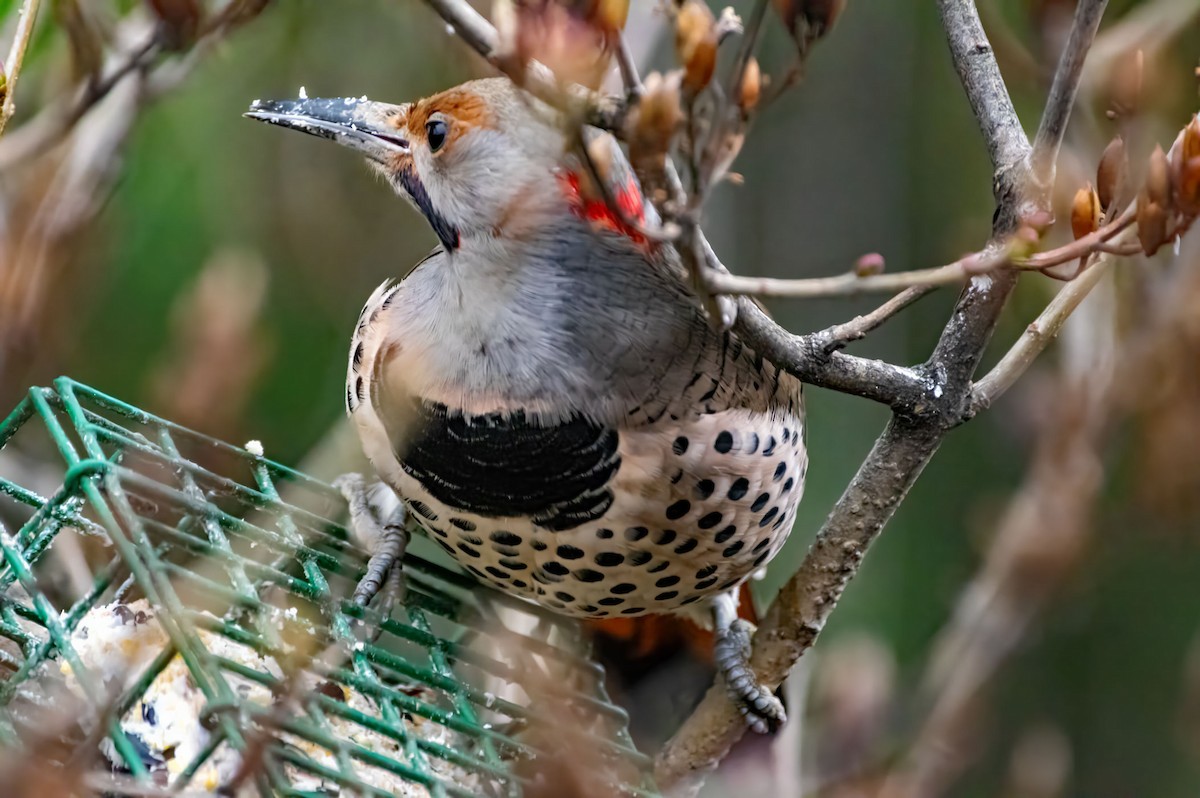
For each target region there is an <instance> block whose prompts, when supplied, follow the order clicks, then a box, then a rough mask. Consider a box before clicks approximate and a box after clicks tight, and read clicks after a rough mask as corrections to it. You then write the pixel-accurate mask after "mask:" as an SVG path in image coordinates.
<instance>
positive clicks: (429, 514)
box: [408, 501, 437, 521]
mask: <svg viewBox="0 0 1200 798" xmlns="http://www.w3.org/2000/svg"><path fill="white" fill-rule="evenodd" d="M408 506H409V507H410V508H412V511H413V512H414V513H416V514H417V515H419V516H421V517H422V518H428V519H429V520H430V521H436V520H437V513H435V512H434V511H433V510H431V509H429V505H428V504H426V503H425V502H419V501H411V502H409V503H408Z"/></svg>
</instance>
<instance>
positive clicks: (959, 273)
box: [705, 206, 1137, 299]
mask: <svg viewBox="0 0 1200 798" xmlns="http://www.w3.org/2000/svg"><path fill="white" fill-rule="evenodd" d="M1136 210H1137V209H1136V208H1135V207H1133V206H1131V207H1129V208H1128V209H1126V210H1125V212H1124V213H1122V214H1120V215H1119V216H1118V217H1117V218H1115V219H1113V221H1111V222H1109V223H1108V224H1105V225H1103V226H1102V227H1100V228H1099V229H1098V230H1096V231H1095V232H1093V233H1089V234H1088V235H1086V236H1083V237H1081V238H1078V239H1076V240H1074V241H1072V242H1070V243H1068V244H1064V245H1063V246H1061V247H1056V248H1055V249H1050V250H1046V251H1045V252H1039V253H1035V254H1033V255H1029V256H1027V257H1014V256H1013V250H1014V249H1017V248H1021V247H1024V246H1026V244H1025V243H1024V242H1023V241H1021V240H1020V239H1019V238H1018V237H1015V236H1014V237H1011V238H1009V239H1006V240H1005V241H1003V242H1002V243H998V244H997V243H993V244H990V245H989V246H987V247H985V248H984V249H981V250H979V251H978V252H972V253H971V254H969V255H964V256H963V257H961V258H959V259H958V260H956V261H953V262H951V263H947V264H945V265H943V266H935V267H933V268H929V269H913V270H911V271H906V272H893V273H886V274H870V275H859V274H858V273H856V272H853V271H851V272H846V273H844V274H839V275H836V276H834V277H808V278H802V279H796V280H788V279H779V278H774V277H742V276H740V275H734V274H729V273H728V272H717V271H713V272H709V274H708V275H707V276H706V278H705V279H706V281H707V283H708V286H707V287H708V289H709V290H710V291H712V292H713V293H717V294H730V295H735V296H736V295H741V296H771V297H787V298H789V299H815V298H818V297H832V296H855V295H858V294H868V293H884V292H893V291H899V290H902V289H905V288H932V287H936V286H940V285H951V284H954V283H960V282H962V281H963V280H965V279H967V278H968V277H971V276H973V275H977V274H988V273H990V272H994V271H998V270H1001V269H1005V268H1011V269H1016V270H1018V271H1044V270H1045V269H1048V268H1050V267H1052V266H1059V265H1062V264H1064V263H1070V262H1072V261H1076V260H1079V259H1080V258H1082V257H1085V256H1087V255H1091V254H1092V253H1095V252H1106V251H1109V250H1110V249H1111V248H1112V245H1110V244H1109V243H1108V241H1109V240H1110V239H1111V238H1112V237H1113V236H1115V235H1117V234H1118V233H1120V232H1121V231H1122V230H1124V229H1126V228H1127V227H1129V226H1130V225H1131V224H1133V222H1134V219H1135V217H1136Z"/></svg>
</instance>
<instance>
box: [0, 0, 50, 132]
mask: <svg viewBox="0 0 1200 798" xmlns="http://www.w3.org/2000/svg"><path fill="white" fill-rule="evenodd" d="M40 5H41V0H25V2H24V4H22V6H21V10H20V12H19V14H20V16H19V17H18V18H17V31H16V33H15V34H14V35H13V43H12V47H11V48H9V51H8V60H7V61H5V62H4V67H3V69H0V77H3V78H4V85H3V91H4V103H3V105H2V106H0V134H3V133H4V127H5V125H7V124H8V120H9V119H11V118H12V115H13V114H14V113H16V110H17V106H16V92H17V79H18V78H19V77H20V76H21V67H22V65H23V64H24V63H25V50H26V49H27V48H28V47H29V39H30V37H31V36H32V35H33V26H34V24H35V23H36V22H37V13H38V7H39V6H40ZM4 70H7V74H5V73H4Z"/></svg>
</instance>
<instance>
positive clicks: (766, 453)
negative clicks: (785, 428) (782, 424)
mask: <svg viewBox="0 0 1200 798" xmlns="http://www.w3.org/2000/svg"><path fill="white" fill-rule="evenodd" d="M773 454H775V436H774V435H771V436H769V437H768V438H767V445H766V446H764V447H763V457H770V456H771V455H773Z"/></svg>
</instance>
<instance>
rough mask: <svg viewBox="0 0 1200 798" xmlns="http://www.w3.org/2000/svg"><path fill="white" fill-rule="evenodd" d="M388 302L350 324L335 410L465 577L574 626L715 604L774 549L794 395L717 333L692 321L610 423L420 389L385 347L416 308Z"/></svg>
mask: <svg viewBox="0 0 1200 798" xmlns="http://www.w3.org/2000/svg"><path fill="white" fill-rule="evenodd" d="M431 265H433V264H431ZM421 268H422V269H424V268H430V267H429V266H422V267H421ZM418 271H420V270H418ZM413 276H416V273H414V275H413ZM413 276H410V277H409V278H408V280H406V283H407V282H408V281H409V280H412V279H413ZM402 285H403V284H402ZM401 297H402V287H401V286H398V285H391V284H385V285H384V286H381V287H380V289H379V290H377V291H376V293H375V294H374V295H373V296H372V298H371V300H370V301H368V303H367V305H366V307H365V308H364V310H363V313H362V316H361V317H360V320H359V324H358V327H357V332H356V335H355V337H354V341H353V343H352V349H351V359H350V369H349V374H348V383H347V406H348V410H349V411H350V413H351V416H352V417H353V419H354V421H355V423H357V424H358V425H359V427H360V431H361V432H362V433H363V434H362V438H363V440H364V442H365V445H366V447H367V453H368V456H369V457H370V458H371V460H372V462H373V464H374V465H375V467H376V469H377V470H379V472H380V474H381V475H382V476H383V477H384V479H385V481H387V482H388V483H389V484H391V485H392V487H394V488H395V489H396V490H397V492H398V493H399V495H400V496H401V497H402V498H403V500H404V501H405V502H406V504H407V506H408V508H409V510H410V511H411V513H412V514H413V516H414V517H415V518H416V520H417V521H418V522H419V524H420V526H421V527H422V528H423V529H424V530H425V531H426V532H427V533H428V535H429V537H430V538H431V539H433V540H434V541H436V542H437V543H438V545H440V546H441V547H442V548H443V549H445V550H446V551H447V552H448V553H449V554H450V555H452V556H453V557H454V558H455V559H457V560H458V561H459V562H460V563H461V564H462V565H463V567H464V568H466V569H467V570H468V571H470V572H471V573H472V574H474V575H475V576H476V577H478V578H479V579H481V580H483V581H485V582H487V583H489V584H491V585H494V586H495V587H498V588H500V589H502V590H506V591H508V592H510V593H513V594H516V595H519V596H522V597H524V598H527V599H530V600H533V601H536V602H538V603H540V604H543V605H545V606H548V607H551V608H553V609H555V610H557V611H559V612H563V613H566V614H570V615H574V616H583V617H593V618H603V617H612V616H637V615H642V614H646V613H657V612H671V611H677V610H681V609H684V608H687V607H688V606H689V605H692V604H695V603H697V602H700V601H701V600H702V599H705V598H707V597H710V596H712V595H714V594H716V593H719V592H722V591H725V590H728V589H729V588H731V587H734V586H736V585H738V584H739V583H741V582H742V581H744V580H745V579H746V578H747V577H748V576H749V575H750V574H752V573H753V572H754V571H755V570H756V569H758V568H759V567H761V566H762V565H763V564H764V563H765V562H767V561H768V560H769V559H770V558H771V557H772V556H773V555H774V554H775V553H777V552H778V550H779V548H780V547H781V546H782V545H783V543H784V541H785V540H786V538H787V535H788V532H789V531H790V529H791V526H792V523H793V521H794V518H795V512H796V507H797V504H798V502H799V500H800V497H801V493H802V491H803V485H804V476H805V471H806V469H807V454H806V449H805V445H804V436H805V430H804V411H803V399H802V393H801V386H800V384H799V382H798V381H796V380H795V379H794V378H792V377H791V376H790V375H788V374H786V373H785V372H782V371H781V370H779V369H777V368H776V367H775V366H774V365H773V364H771V363H769V362H767V361H764V360H763V358H761V357H760V356H758V355H757V354H756V353H755V352H753V351H752V350H751V349H750V348H749V347H746V346H744V345H743V344H742V342H741V341H740V340H739V339H738V338H737V337H736V335H734V334H733V333H729V332H726V333H717V332H715V331H712V330H711V329H710V328H709V327H708V326H707V324H706V323H704V322H703V320H701V324H700V326H697V327H696V328H695V329H694V330H693V331H692V333H693V334H692V335H691V336H690V337H689V338H688V340H687V343H686V344H685V345H684V346H682V347H681V348H680V351H679V354H678V355H677V356H676V357H678V358H680V359H682V360H683V362H685V363H687V364H688V367H687V368H686V369H680V368H679V362H678V360H672V362H671V363H670V365H669V367H668V368H667V370H666V371H668V372H669V373H670V374H671V376H670V377H665V376H661V375H660V376H661V378H660V379H658V380H657V383H658V388H657V390H654V391H650V392H649V393H648V394H647V395H646V396H645V397H644V398H645V401H644V402H641V403H639V404H637V405H630V406H628V407H627V408H625V409H624V412H622V413H620V414H619V415H615V416H614V415H613V414H609V415H608V416H607V417H605V413H604V412H603V411H602V410H596V408H595V406H594V405H593V406H592V409H593V410H595V412H587V411H588V409H589V406H588V405H586V404H585V403H582V402H579V401H564V404H565V406H566V408H567V409H566V410H565V411H563V412H559V413H557V414H549V413H546V412H544V405H542V404H539V403H537V402H533V401H524V402H514V401H512V399H511V398H510V397H508V396H505V395H504V393H503V392H499V393H498V395H495V396H490V397H488V398H486V399H484V400H483V401H482V402H475V403H471V402H470V401H468V400H467V399H464V398H463V397H464V395H465V394H467V393H468V392H466V391H464V392H462V393H459V394H456V393H455V392H454V391H448V390H447V386H446V383H445V381H444V380H432V381H429V380H425V379H424V378H423V376H422V375H423V372H425V371H428V370H430V369H429V367H428V366H423V365H422V357H423V356H422V355H421V354H420V353H419V352H411V351H407V347H409V345H410V344H411V340H409V341H406V339H405V338H404V337H393V336H389V335H388V334H387V333H386V331H388V330H395V329H396V328H397V327H401V328H402V327H404V323H403V322H402V321H401V320H399V319H397V318H395V317H394V316H395V315H396V314H402V313H403V311H396V310H395V308H396V307H403V306H406V305H408V304H409V303H410V302H411V301H414V300H415V297H411V296H404V297H403V301H397V300H398V299H400V298H401ZM431 345H433V344H431ZM442 345H447V344H446V341H444V340H443V341H441V342H440V343H439V344H437V346H442ZM416 348H419V347H416ZM402 350H404V351H402ZM389 367H396V368H397V370H398V371H401V372H403V377H404V379H403V384H402V385H401V386H400V387H397V385H396V381H395V380H394V379H389V378H388V373H387V371H388V368H389ZM434 370H436V369H434ZM564 390H567V389H564ZM469 393H470V395H471V396H479V395H480V394H481V392H480V391H476V390H471V391H469ZM482 393H483V394H485V395H486V393H487V392H482ZM514 405H521V406H514ZM531 406H537V407H538V411H532V410H530V409H528V408H529V407H531ZM401 408H402V409H401Z"/></svg>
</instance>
